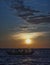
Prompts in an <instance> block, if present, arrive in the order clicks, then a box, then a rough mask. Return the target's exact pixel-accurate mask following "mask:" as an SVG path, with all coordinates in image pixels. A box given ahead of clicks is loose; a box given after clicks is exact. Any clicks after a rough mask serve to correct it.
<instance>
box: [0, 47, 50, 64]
mask: <svg viewBox="0 0 50 65" xmlns="http://www.w3.org/2000/svg"><path fill="white" fill-rule="evenodd" d="M7 50H11V49H1V48H0V65H50V49H33V51H34V52H33V54H30V55H13V54H12V55H9V54H8V53H7ZM15 50H16V49H13V51H15Z"/></svg>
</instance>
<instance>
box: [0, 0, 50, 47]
mask: <svg viewBox="0 0 50 65" xmlns="http://www.w3.org/2000/svg"><path fill="white" fill-rule="evenodd" d="M24 5H25V6H30V7H31V8H32V9H34V10H38V11H40V13H38V14H36V15H40V14H43V15H46V16H47V15H49V14H50V0H25V1H24ZM41 12H42V13H41ZM48 13H49V14H48ZM16 14H17V12H16V10H14V9H11V8H10V6H9V5H8V1H7V2H5V1H4V0H0V48H50V20H47V22H43V23H42V22H40V23H38V24H36V23H35V24H34V23H33V24H32V22H31V23H29V22H27V21H26V20H24V19H22V18H20V17H18V16H17V15H16ZM35 21H36V20H35ZM48 21H49V22H48ZM26 39H31V41H32V42H31V43H32V44H30V45H27V44H26V42H25V40H26Z"/></svg>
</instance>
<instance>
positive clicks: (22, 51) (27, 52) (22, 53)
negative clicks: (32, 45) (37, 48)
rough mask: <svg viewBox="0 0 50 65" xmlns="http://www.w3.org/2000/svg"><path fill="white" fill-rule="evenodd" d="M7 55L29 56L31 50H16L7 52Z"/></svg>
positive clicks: (31, 52)
mask: <svg viewBox="0 0 50 65" xmlns="http://www.w3.org/2000/svg"><path fill="white" fill-rule="evenodd" d="M7 53H8V54H9V55H31V54H33V50H31V49H16V50H8V51H7Z"/></svg>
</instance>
